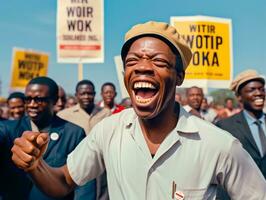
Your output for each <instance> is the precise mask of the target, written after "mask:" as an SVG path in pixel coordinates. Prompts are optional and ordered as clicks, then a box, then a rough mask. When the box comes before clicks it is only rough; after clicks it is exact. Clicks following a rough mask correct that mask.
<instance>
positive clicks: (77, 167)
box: [13, 22, 266, 200]
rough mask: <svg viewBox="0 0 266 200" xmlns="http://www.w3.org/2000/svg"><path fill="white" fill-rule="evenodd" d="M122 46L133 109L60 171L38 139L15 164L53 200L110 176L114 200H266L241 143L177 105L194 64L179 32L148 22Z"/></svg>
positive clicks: (96, 131) (34, 136)
mask: <svg viewBox="0 0 266 200" xmlns="http://www.w3.org/2000/svg"><path fill="white" fill-rule="evenodd" d="M125 39H126V41H125V43H124V45H123V47H122V52H121V56H122V59H123V63H124V68H125V77H124V83H125V86H126V88H127V91H128V93H129V95H130V98H131V101H132V106H133V109H126V110H124V111H122V112H120V113H118V114H116V115H112V116H111V117H108V118H105V119H103V120H102V121H101V122H99V123H98V124H97V125H96V126H95V127H94V128H93V129H92V131H91V133H90V134H89V135H88V136H87V138H85V139H84V140H83V141H82V142H81V143H80V145H79V146H78V147H77V148H76V149H75V150H74V151H73V152H72V153H71V154H70V155H69V156H68V160H67V164H66V165H64V166H63V167H61V168H51V167H49V166H48V165H47V164H46V163H45V162H44V161H43V159H42V158H41V155H42V152H43V150H44V149H45V147H46V145H47V143H48V138H47V135H46V134H39V133H34V132H31V133H27V134H25V135H23V136H22V137H21V138H20V139H19V140H18V141H17V142H16V144H15V146H14V148H13V155H14V156H13V157H14V159H13V161H14V162H15V163H16V164H17V165H18V166H19V167H21V168H22V169H24V170H26V171H28V172H29V173H30V175H31V176H32V178H33V179H34V180H35V181H36V182H38V185H39V186H40V188H42V190H43V191H44V192H46V193H49V194H50V195H54V196H60V195H63V194H66V193H68V192H70V191H71V190H72V189H73V188H75V186H76V185H82V184H84V183H86V182H87V181H88V180H91V179H93V178H95V177H97V175H99V174H101V173H102V172H103V171H104V170H106V172H107V180H108V188H109V195H110V199H113V200H122V199H127V200H130V199H132V200H136V199H140V200H142V199H147V200H150V199H152V200H156V199H157V200H162V199H173V200H176V199H179V200H181V199H208V200H213V199H215V198H216V191H217V186H218V185H222V186H223V187H224V188H225V189H226V190H227V191H228V193H229V194H230V196H231V197H232V198H233V199H236V200H240V199H241V200H243V199H252V198H253V199H265V198H266V194H265V191H266V182H265V180H264V178H263V176H262V174H261V173H260V171H259V170H258V168H257V166H256V164H255V163H254V162H253V160H252V159H251V158H250V157H249V155H248V153H247V152H246V151H245V150H244V149H243V148H242V147H241V144H240V143H239V142H238V140H236V139H235V138H233V137H232V136H231V135H230V134H227V133H226V132H225V131H222V130H221V129H218V128H217V127H215V126H213V125H211V124H209V123H208V122H206V121H204V120H202V119H200V118H198V117H195V116H192V115H190V114H189V113H187V112H186V111H185V110H184V109H183V108H182V107H181V106H180V105H179V104H177V103H175V90H176V86H180V85H181V84H182V82H183V80H184V73H185V69H186V67H187V66H188V64H189V62H190V59H191V56H192V53H191V51H190V49H189V47H188V46H187V45H186V44H185V43H183V41H182V40H181V39H180V35H179V34H178V32H177V31H176V29H175V28H174V27H172V26H170V25H168V24H166V23H161V22H147V23H144V24H139V25H136V26H134V27H133V28H132V29H131V30H129V32H128V33H127V34H126V37H125ZM30 139H31V140H30ZM34 144H35V145H34ZM24 158H25V159H24ZM247 174H248V176H247ZM254 185H256V187H254ZM49 186H50V187H49ZM55 186H56V187H55Z"/></svg>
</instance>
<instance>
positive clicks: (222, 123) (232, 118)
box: [216, 112, 243, 128]
mask: <svg viewBox="0 0 266 200" xmlns="http://www.w3.org/2000/svg"><path fill="white" fill-rule="evenodd" d="M242 116H243V113H242V112H240V113H237V114H234V115H232V116H230V117H227V118H224V119H221V120H219V121H218V122H216V125H217V126H218V127H221V128H222V127H227V126H232V125H234V123H235V122H236V121H239V120H241V118H242Z"/></svg>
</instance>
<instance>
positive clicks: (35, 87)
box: [26, 83, 49, 91]
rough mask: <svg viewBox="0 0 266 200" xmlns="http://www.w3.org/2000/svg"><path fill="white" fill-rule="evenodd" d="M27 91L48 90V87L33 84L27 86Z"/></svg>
mask: <svg viewBox="0 0 266 200" xmlns="http://www.w3.org/2000/svg"><path fill="white" fill-rule="evenodd" d="M28 90H49V87H48V86H47V85H44V84H38V83H34V84H29V85H27V87H26V91H28Z"/></svg>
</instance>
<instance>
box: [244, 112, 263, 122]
mask: <svg viewBox="0 0 266 200" xmlns="http://www.w3.org/2000/svg"><path fill="white" fill-rule="evenodd" d="M243 114H244V116H245V118H246V120H247V123H248V125H252V124H254V122H256V121H257V119H255V118H254V117H252V116H251V115H250V114H249V113H248V112H247V111H246V110H243ZM258 120H260V121H261V122H262V123H263V124H264V123H265V114H263V115H262V116H261V117H260V118H259V119H258Z"/></svg>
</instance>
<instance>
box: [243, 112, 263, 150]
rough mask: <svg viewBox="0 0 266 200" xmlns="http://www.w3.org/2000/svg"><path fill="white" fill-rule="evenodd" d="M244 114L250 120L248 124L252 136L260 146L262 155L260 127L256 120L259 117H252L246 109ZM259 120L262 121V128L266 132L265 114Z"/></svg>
mask: <svg viewBox="0 0 266 200" xmlns="http://www.w3.org/2000/svg"><path fill="white" fill-rule="evenodd" d="M244 116H245V118H246V120H247V122H248V126H249V128H250V130H251V133H252V136H253V138H254V140H255V142H256V145H257V147H258V149H259V150H260V155H262V148H261V141H260V136H259V129H258V125H257V124H255V122H256V121H257V119H255V118H254V117H252V116H251V115H250V114H249V113H248V112H247V111H246V110H244ZM259 120H260V121H261V126H262V129H263V131H264V134H266V130H265V129H266V125H265V115H262V116H261V118H259Z"/></svg>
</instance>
